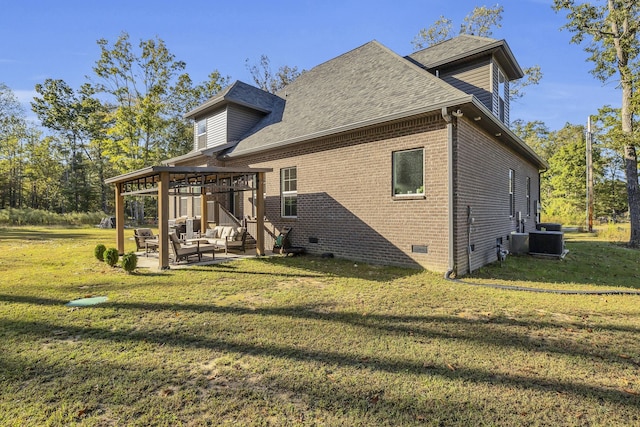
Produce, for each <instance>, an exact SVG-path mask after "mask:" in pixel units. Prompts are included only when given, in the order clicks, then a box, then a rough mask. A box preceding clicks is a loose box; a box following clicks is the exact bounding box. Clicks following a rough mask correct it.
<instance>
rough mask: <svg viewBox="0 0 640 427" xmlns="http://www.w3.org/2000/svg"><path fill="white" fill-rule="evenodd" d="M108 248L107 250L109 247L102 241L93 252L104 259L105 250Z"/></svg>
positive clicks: (98, 257) (99, 258) (101, 259)
mask: <svg viewBox="0 0 640 427" xmlns="http://www.w3.org/2000/svg"><path fill="white" fill-rule="evenodd" d="M106 250H107V247H106V246H105V245H103V244H102V243H100V244H98V245H96V247H95V249H94V250H93V254H94V255H95V256H96V258H97V259H98V260H100V261H104V251H106Z"/></svg>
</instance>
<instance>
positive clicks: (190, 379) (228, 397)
mask: <svg viewBox="0 0 640 427" xmlns="http://www.w3.org/2000/svg"><path fill="white" fill-rule="evenodd" d="M63 339H64V338H63ZM161 345H164V344H161ZM208 348H209V347H208ZM238 350H240V351H242V352H247V350H250V349H248V348H244V347H240V348H237V349H234V350H233V351H238ZM278 352H279V351H278V350H277V349H266V350H265V351H263V353H264V355H268V354H270V353H274V354H276V353H278ZM217 355H218V354H215V353H214V354H212V355H211V357H212V358H213V357H215V356H217ZM299 356H300V359H301V362H304V363H306V364H309V365H312V366H311V367H310V369H315V370H322V369H326V367H329V363H331V362H325V361H323V360H318V357H317V355H312V358H311V359H309V358H306V355H304V354H300V355H299ZM276 357H281V355H278V356H276ZM313 365H317V366H313ZM0 366H1V367H2V368H3V369H0V372H2V370H4V371H5V378H6V379H8V380H9V381H11V382H12V383H14V384H16V383H21V384H20V389H21V392H22V393H29V395H30V396H29V398H32V399H34V400H36V399H38V394H39V393H40V392H41V390H42V389H44V388H46V389H47V392H48V394H50V395H52V396H55V397H53V398H51V397H50V398H49V399H50V400H49V402H48V404H49V407H51V406H52V405H54V404H55V405H58V404H66V405H68V406H69V407H68V408H67V411H69V412H70V413H71V414H75V415H76V421H78V422H83V421H87V422H88V421H91V420H98V421H99V423H100V425H102V424H105V425H111V424H114V423H115V424H119V423H128V422H134V423H135V422H136V421H138V422H139V417H140V416H141V415H143V414H144V415H146V416H147V420H153V419H154V418H157V419H162V417H163V416H169V419H174V420H175V419H176V418H177V420H179V421H182V422H184V423H185V424H189V425H191V424H194V421H195V422H197V421H198V418H201V417H206V420H203V422H206V424H208V423H210V422H211V419H210V418H211V413H217V412H220V414H221V416H222V419H218V422H221V423H224V420H225V418H228V419H236V417H237V416H236V415H235V414H234V410H233V409H232V408H233V406H231V407H230V406H229V404H228V403H225V402H234V403H235V404H240V405H242V406H243V407H245V406H247V405H248V406H251V407H252V409H253V410H254V414H253V415H252V419H253V421H254V422H256V421H259V420H260V418H261V416H264V415H263V414H265V415H266V416H267V418H268V420H269V422H268V424H269V425H271V424H272V423H273V422H276V423H277V422H279V421H278V420H279V418H284V420H283V421H284V424H286V425H290V424H291V423H292V416H295V417H297V418H298V419H299V420H301V421H302V420H305V421H306V420H308V421H309V422H313V420H314V418H319V419H320V420H323V419H326V418H327V417H331V418H333V419H335V420H336V421H338V420H344V421H345V422H346V423H347V424H349V422H348V420H349V419H352V420H353V419H356V420H357V425H362V423H366V424H368V425H397V424H398V422H402V421H404V422H405V423H409V424H414V423H415V422H416V421H419V422H420V421H421V422H424V421H425V420H429V422H430V423H433V422H434V421H437V420H445V421H446V420H448V421H449V422H454V423H455V421H456V419H457V417H460V416H463V417H464V420H465V422H466V423H467V425H484V424H486V421H487V416H488V414H487V413H486V412H487V410H486V408H483V407H482V405H481V404H480V403H471V402H468V401H464V402H460V401H454V400H453V399H448V398H446V397H445V396H439V395H436V396H435V397H429V396H420V397H417V396H415V395H412V394H404V395H401V394H398V393H386V394H385V390H384V389H380V388H379V387H376V386H375V385H370V384H368V383H367V382H361V383H359V384H358V386H357V389H356V390H355V391H356V394H354V389H353V386H349V385H348V384H347V385H343V384H341V383H339V382H336V381H332V380H331V379H330V376H329V375H326V376H319V377H318V376H314V377H313V378H309V379H308V380H307V379H306V378H304V377H302V376H298V377H297V378H296V380H295V381H291V380H290V379H286V378H283V377H282V376H281V375H278V372H267V374H268V378H265V375H263V374H256V373H255V372H254V371H250V370H244V368H243V367H242V366H241V365H238V364H236V365H235V367H234V372H233V376H227V375H224V373H217V374H216V375H211V373H210V372H209V370H207V369H200V370H199V369H197V368H195V369H194V368H193V366H188V365H186V364H185V366H183V367H182V368H183V369H181V370H179V371H176V370H175V369H162V370H160V369H153V370H151V369H150V368H149V367H147V366H145V365H141V364H140V363H138V364H133V363H131V362H122V363H118V362H116V361H114V360H105V359H100V360H95V359H94V360H91V362H90V363H86V362H85V363H77V361H75V360H69V361H68V362H67V363H65V362H64V361H62V362H60V361H56V362H48V361H47V360H46V359H44V360H39V362H38V364H37V365H34V364H33V363H32V362H31V361H29V360H26V359H25V358H23V357H21V355H19V354H14V355H9V354H7V353H4V354H0ZM356 366H357V367H358V369H359V370H361V372H362V373H361V374H360V375H363V376H366V375H367V368H366V367H365V366H361V365H356ZM185 371H186V372H185ZM445 374H447V372H446V371H443V372H442V373H438V372H437V371H435V370H433V371H432V372H428V373H427V375H430V376H431V375H433V376H442V375H445ZM445 377H448V378H450V379H457V378H461V376H456V377H454V376H452V375H445ZM104 384H109V385H110V386H109V387H104V386H103V385H104ZM174 390H175V391H177V393H176V395H175V397H174V396H173V394H174V393H173V391H174ZM88 395H90V396H91V397H90V399H89V398H87V396H88ZM123 396H126V401H125V400H123ZM184 396H198V399H197V400H196V401H195V402H193V401H191V399H190V400H189V401H185V399H184ZM29 398H23V399H21V402H20V401H19V402H14V403H13V404H12V406H11V409H13V410H14V414H11V413H9V414H4V415H5V417H6V419H7V420H11V419H12V415H13V416H14V417H16V418H17V417H19V416H20V415H21V412H22V411H21V409H20V405H27V404H29ZM616 398H617V396H611V400H614V399H616ZM158 400H160V401H161V402H160V404H158V403H156V402H157V401H158ZM605 400H608V399H605ZM198 401H199V402H198ZM74 402H82V404H81V406H79V407H77V408H76V407H74V404H73V403H74ZM141 403H143V404H144V407H141ZM194 404H195V405H194ZM147 408H152V409H153V413H149V414H147V413H146V411H145V409H147ZM105 409H107V411H105ZM183 410H184V411H183ZM30 412H31V417H30V419H31V421H33V422H37V421H38V418H37V417H38V413H37V412H35V411H34V409H31V411H30ZM114 412H115V413H117V414H118V415H117V416H116V418H113V416H112V415H110V413H114ZM165 413H168V414H170V415H165ZM151 414H153V415H151ZM460 414H463V415H460ZM492 415H494V416H495V415H496V414H492ZM149 416H151V417H153V418H151V419H149ZM43 417H46V415H43ZM105 417H106V419H105ZM239 417H240V419H242V418H241V417H242V415H239ZM236 422H237V420H236ZM294 424H295V423H294ZM302 424H305V423H302ZM455 424H457V423H455ZM305 425H306V424H305ZM441 425H442V423H441Z"/></svg>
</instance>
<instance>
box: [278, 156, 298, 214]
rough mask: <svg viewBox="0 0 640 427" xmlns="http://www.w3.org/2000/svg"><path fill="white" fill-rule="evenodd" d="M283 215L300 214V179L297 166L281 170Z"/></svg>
mask: <svg viewBox="0 0 640 427" xmlns="http://www.w3.org/2000/svg"><path fill="white" fill-rule="evenodd" d="M280 180H281V183H280V184H281V185H280V188H281V190H280V191H281V194H280V197H281V201H282V216H284V217H295V216H297V215H298V206H297V204H298V195H297V190H298V179H297V170H296V168H286V169H281V170H280Z"/></svg>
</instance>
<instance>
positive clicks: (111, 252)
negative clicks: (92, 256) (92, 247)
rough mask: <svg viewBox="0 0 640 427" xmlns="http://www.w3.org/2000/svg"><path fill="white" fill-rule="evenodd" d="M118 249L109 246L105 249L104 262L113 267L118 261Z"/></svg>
mask: <svg viewBox="0 0 640 427" xmlns="http://www.w3.org/2000/svg"><path fill="white" fill-rule="evenodd" d="M119 257H120V256H119V255H118V250H117V249H116V248H109V249H107V250H106V251H104V262H106V263H107V264H109V265H110V266H111V267H113V266H114V265H116V264H117V263H118V258H119Z"/></svg>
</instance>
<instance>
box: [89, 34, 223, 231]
mask: <svg viewBox="0 0 640 427" xmlns="http://www.w3.org/2000/svg"><path fill="white" fill-rule="evenodd" d="M98 46H100V50H101V54H100V59H98V61H96V63H95V65H94V67H93V71H94V73H95V75H96V77H97V78H98V81H97V83H96V84H95V87H96V90H97V91H99V92H101V93H103V94H104V95H107V99H106V102H107V103H108V107H109V113H108V115H107V116H106V121H108V122H109V127H108V129H107V132H106V138H105V139H104V140H103V141H102V153H103V154H104V155H105V156H106V157H107V158H108V159H109V162H110V163H111V165H112V167H113V170H114V171H115V173H120V174H122V173H126V172H130V171H132V170H136V169H140V168H142V167H145V166H151V165H153V164H158V163H160V162H161V161H162V160H165V159H167V158H169V157H174V156H177V155H180V154H184V153H186V152H188V151H189V150H190V149H191V147H193V125H192V123H191V122H188V121H186V120H185V119H184V118H183V117H182V116H183V114H184V113H185V112H186V111H188V110H190V109H192V108H194V107H195V106H196V105H198V104H199V103H201V102H203V101H204V100H205V99H207V98H210V97H211V96H213V95H215V94H216V93H217V92H218V91H219V90H220V89H221V88H222V87H223V86H224V85H226V84H227V83H228V78H227V77H222V75H221V74H220V73H219V72H218V71H214V72H212V73H211V74H209V80H208V81H206V82H204V83H201V84H199V85H194V84H193V81H192V80H191V78H190V77H189V75H188V74H187V73H185V72H184V70H185V68H186V64H185V63H184V62H182V61H179V60H176V58H175V56H174V55H173V54H172V53H171V52H170V51H169V49H168V48H167V46H166V44H165V43H164V41H163V40H161V39H159V38H156V39H150V40H142V41H140V43H139V45H138V48H137V49H136V48H135V47H134V46H133V44H132V43H131V41H130V40H129V35H128V34H127V33H122V34H121V35H120V37H119V38H118V39H117V40H116V42H115V43H113V44H111V43H109V41H108V40H106V39H100V40H98ZM133 203H134V205H136V206H134V207H132V210H133V212H134V216H135V217H136V218H137V219H138V220H140V219H142V218H143V217H144V204H143V203H137V202H136V201H134V202H133Z"/></svg>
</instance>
